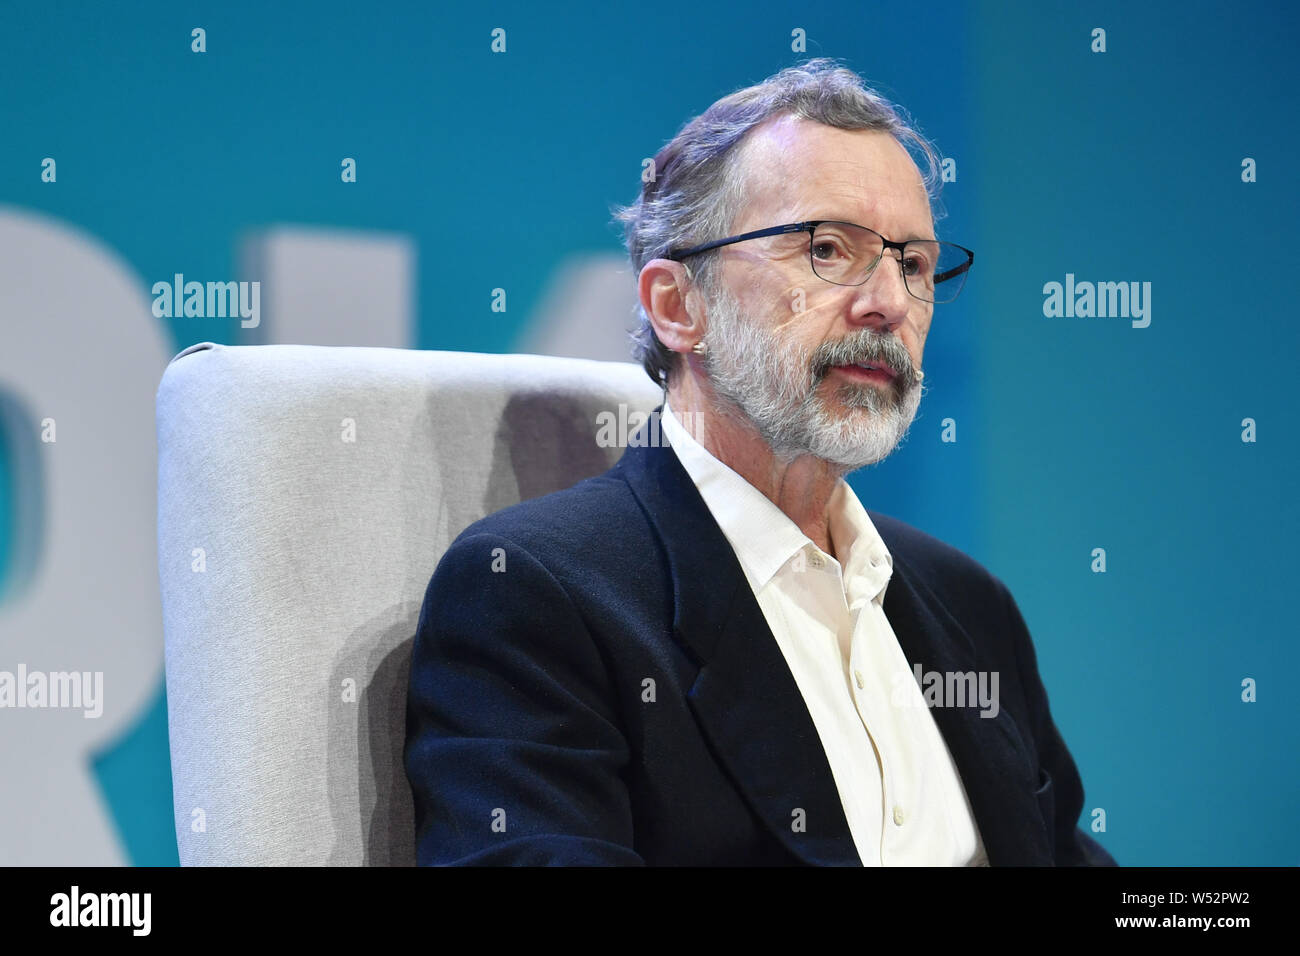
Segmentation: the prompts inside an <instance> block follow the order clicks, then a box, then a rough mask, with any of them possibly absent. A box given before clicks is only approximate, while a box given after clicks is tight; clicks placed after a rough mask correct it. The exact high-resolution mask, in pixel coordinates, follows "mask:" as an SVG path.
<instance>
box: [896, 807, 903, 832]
mask: <svg viewBox="0 0 1300 956" xmlns="http://www.w3.org/2000/svg"><path fill="white" fill-rule="evenodd" d="M903 819H904V817H903V808H902V807H900V806H895V807H894V823H896V824H897V825H898V826H900V827H901V826H902V825H903Z"/></svg>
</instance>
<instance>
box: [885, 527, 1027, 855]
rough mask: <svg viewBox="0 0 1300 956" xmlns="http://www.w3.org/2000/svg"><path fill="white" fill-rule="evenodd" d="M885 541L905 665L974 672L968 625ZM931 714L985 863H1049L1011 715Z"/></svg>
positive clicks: (891, 608) (940, 710)
mask: <svg viewBox="0 0 1300 956" xmlns="http://www.w3.org/2000/svg"><path fill="white" fill-rule="evenodd" d="M883 535H884V533H883V532H882V537H883ZM885 544H886V546H887V547H888V548H889V550H890V554H891V555H892V556H893V558H894V571H893V574H892V575H891V576H890V579H889V586H888V587H887V588H886V590H885V603H884V611H885V617H886V618H888V619H889V623H890V625H891V627H892V628H893V631H894V634H895V636H896V637H897V638H898V643H899V646H900V647H901V648H902V650H903V653H904V654H905V655H906V657H907V661H908V663H909V664H911V665H913V667H915V666H916V665H917V664H920V665H921V670H922V672H923V673H925V672H929V671H936V672H938V673H939V674H949V673H967V672H976V673H978V671H979V669H980V668H979V667H978V666H977V664H976V662H977V657H976V652H975V645H974V642H973V641H972V640H971V638H970V635H969V634H967V633H966V630H965V628H963V627H962V625H961V624H960V623H959V622H958V621H957V620H956V619H955V618H954V617H952V615H951V614H949V613H948V611H947V609H946V608H945V607H944V606H943V604H942V603H941V602H940V601H939V599H938V598H937V597H936V596H935V594H934V593H933V591H931V590H930V588H929V587H928V586H927V585H926V584H925V582H924V581H923V580H922V578H921V577H920V576H919V575H918V574H917V573H916V571H915V570H914V569H913V568H912V567H911V566H909V565H908V564H907V562H906V560H905V559H903V558H902V557H901V555H900V551H902V547H901V546H897V547H896V546H895V543H894V542H891V541H889V540H886V541H885ZM1002 683H1003V682H1002V681H1001V675H1000V677H999V686H1002ZM930 713H931V714H932V715H933V716H934V719H935V722H936V723H937V724H938V726H939V732H940V733H941V734H942V735H943V739H944V742H945V743H946V744H947V745H948V750H949V752H950V753H951V754H952V758H953V762H954V763H955V764H956V766H957V772H958V773H959V774H960V775H961V781H962V785H963V786H964V787H965V788H966V795H967V797H969V799H970V803H971V811H972V813H973V814H974V816H975V822H976V824H977V825H978V826H979V829H980V836H981V838H982V839H983V841H984V849H985V852H986V853H987V854H988V858H989V864H990V865H991V866H1050V865H1051V864H1052V855H1051V852H1050V849H1049V846H1048V839H1049V837H1048V834H1047V830H1046V826H1045V824H1044V823H1043V821H1042V815H1041V811H1040V810H1039V808H1038V803H1037V800H1036V799H1035V797H1034V791H1035V790H1036V789H1037V788H1038V780H1037V779H1036V771H1035V769H1034V768H1035V767H1036V761H1035V758H1034V756H1033V754H1032V752H1031V750H1030V749H1029V747H1028V746H1027V744H1026V742H1025V740H1024V738H1023V737H1022V735H1021V733H1020V731H1019V729H1018V728H1017V726H1016V723H1015V721H1014V720H1013V719H1012V717H1011V714H1010V712H1008V711H1007V710H1006V709H1004V708H1001V707H999V709H998V713H997V716H995V717H985V716H981V713H980V709H979V707H977V706H967V707H951V706H948V707H943V706H941V707H932V708H930Z"/></svg>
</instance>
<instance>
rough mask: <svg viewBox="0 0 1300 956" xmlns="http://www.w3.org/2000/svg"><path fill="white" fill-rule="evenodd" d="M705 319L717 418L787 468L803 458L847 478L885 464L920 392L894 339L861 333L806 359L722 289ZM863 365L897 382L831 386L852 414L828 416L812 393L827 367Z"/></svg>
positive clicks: (816, 394) (903, 433)
mask: <svg viewBox="0 0 1300 956" xmlns="http://www.w3.org/2000/svg"><path fill="white" fill-rule="evenodd" d="M708 315H709V328H708V333H707V335H706V341H707V344H708V352H707V354H706V355H705V356H704V360H703V364H704V368H705V370H706V371H707V373H708V375H709V381H710V383H711V384H712V386H713V390H714V392H716V393H717V395H718V396H719V397H720V398H721V399H723V404H722V407H721V408H719V409H718V411H720V412H722V413H723V414H726V415H729V417H731V418H732V419H733V420H738V419H742V420H743V422H747V423H748V424H750V425H752V426H753V427H754V428H755V429H757V431H758V434H759V435H760V437H762V439H763V441H764V442H765V443H766V444H767V445H768V446H769V447H770V448H771V449H772V453H773V454H774V455H775V456H776V457H777V459H778V460H780V461H782V462H783V463H786V464H788V463H789V462H791V461H793V460H794V459H795V458H798V457H800V456H802V455H811V456H813V457H815V458H820V459H822V460H823V461H826V462H829V463H831V464H832V465H835V466H836V467H837V468H839V469H840V470H841V471H844V472H849V471H854V470H855V469H858V468H862V467H864V466H866V465H871V464H874V463H876V462H878V461H881V460H883V459H884V458H886V457H888V456H889V455H890V454H891V453H892V452H893V451H894V449H895V448H897V447H898V445H899V444H900V443H901V442H902V440H903V438H904V436H906V434H907V430H908V429H909V428H910V427H911V425H912V421H913V419H914V418H915V417H916V410H917V408H918V407H919V406H920V404H921V392H922V387H921V383H920V382H919V381H918V380H917V379H916V375H915V373H914V371H913V366H912V359H911V356H910V355H908V353H907V349H906V348H904V347H903V344H902V343H901V342H899V341H898V339H897V338H895V337H894V336H892V335H889V334H882V333H879V332H875V331H873V330H871V329H863V330H861V331H860V332H857V333H853V334H850V335H848V336H846V337H845V338H844V339H842V340H841V341H839V342H833V343H824V344H823V345H821V346H819V347H818V348H817V349H816V351H814V352H809V350H808V349H807V348H805V347H803V346H799V345H795V344H793V343H790V344H787V343H784V342H782V341H781V340H780V339H779V338H778V337H777V336H776V335H774V334H772V333H770V332H768V331H767V330H766V329H762V328H759V327H758V326H757V325H756V324H755V323H753V322H749V321H746V320H745V319H744V318H743V317H742V316H741V314H740V304H739V303H738V302H737V301H736V300H735V299H734V298H733V297H732V296H731V295H730V294H729V293H728V292H727V291H726V290H725V289H723V290H722V291H721V292H720V294H719V295H718V297H717V300H716V301H715V302H713V303H712V304H711V307H710V309H709V313H708ZM868 361H884V362H887V363H888V364H889V365H891V366H893V367H894V368H895V369H898V370H900V374H899V375H898V377H897V378H895V380H894V382H893V384H892V385H890V386H888V387H883V388H882V387H880V386H877V385H873V384H871V383H866V382H864V383H862V384H855V383H853V382H843V383H841V384H838V385H837V386H836V391H835V394H836V396H837V397H838V398H839V400H840V401H841V402H842V403H843V404H844V406H845V407H847V408H849V409H852V410H851V411H848V412H847V413H845V412H836V411H832V410H831V409H830V408H828V407H827V405H826V403H825V401H824V400H823V398H822V396H821V394H819V392H818V386H820V385H821V382H822V379H823V378H824V377H825V375H826V370H827V369H828V368H829V366H831V365H840V364H847V363H850V362H868ZM900 393H901V396H902V397H901V399H900V397H899V396H900ZM859 410H862V411H859Z"/></svg>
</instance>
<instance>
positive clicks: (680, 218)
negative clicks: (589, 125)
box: [614, 57, 941, 388]
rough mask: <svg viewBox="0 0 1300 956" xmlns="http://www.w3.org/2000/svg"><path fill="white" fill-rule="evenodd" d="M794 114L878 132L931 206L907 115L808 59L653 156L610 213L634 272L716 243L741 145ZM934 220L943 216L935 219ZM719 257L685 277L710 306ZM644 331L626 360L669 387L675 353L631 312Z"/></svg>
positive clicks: (934, 179) (928, 166)
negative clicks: (911, 167) (677, 252)
mask: <svg viewBox="0 0 1300 956" xmlns="http://www.w3.org/2000/svg"><path fill="white" fill-rule="evenodd" d="M785 114H789V115H793V116H796V117H800V118H802V119H807V120H812V121H813V122H817V123H822V124H824V125H826V126H833V127H836V128H838V129H846V130H881V131H884V132H887V133H889V134H891V135H892V136H893V137H894V138H895V139H896V140H897V141H898V142H899V144H900V145H902V146H903V147H904V148H905V149H908V151H909V153H911V154H912V155H914V156H918V155H919V157H920V158H921V159H922V160H923V161H924V171H923V174H922V175H923V180H924V183H925V189H926V193H927V194H928V195H929V197H930V200H931V203H932V204H934V205H936V206H937V202H938V187H939V182H940V159H939V153H938V151H937V149H936V148H935V147H934V146H933V145H932V144H931V143H930V142H929V141H928V140H927V139H926V138H925V137H924V136H922V135H921V133H920V131H919V130H918V129H917V128H916V127H915V124H914V123H913V122H912V121H911V118H910V117H909V116H908V114H907V112H906V111H905V110H904V109H902V107H899V106H896V105H894V104H892V103H890V102H889V100H887V99H885V98H884V97H883V96H881V95H880V94H879V93H877V92H876V91H874V90H872V89H871V88H870V87H868V86H866V85H865V84H864V83H863V81H862V78H861V77H860V76H858V74H856V73H854V72H853V71H852V70H849V69H847V68H846V67H842V66H840V65H839V64H838V63H836V61H835V60H833V59H831V58H828V57H818V58H817V59H813V60H808V61H806V62H805V63H803V64H801V65H799V66H792V67H789V68H787V69H784V70H782V71H781V72H779V73H777V74H775V75H773V76H771V77H768V78H767V79H766V80H764V81H763V82H762V83H758V84H756V85H754V86H749V87H746V88H744V89H742V90H737V91H736V92H735V93H732V94H730V95H729V96H725V97H723V98H722V99H720V100H718V101H717V102H716V103H714V104H713V105H712V106H710V107H709V108H708V109H707V110H705V111H704V112H703V113H702V114H700V115H699V116H697V117H695V118H694V119H692V120H691V121H690V122H688V123H687V124H686V125H685V126H683V127H682V129H681V131H680V132H679V133H678V134H677V135H676V136H674V137H673V139H672V140H671V141H670V142H669V143H668V144H667V145H665V146H664V148H663V149H661V150H659V153H658V155H656V156H655V157H654V165H653V167H652V173H653V175H652V176H651V177H650V178H649V180H648V181H647V182H645V183H643V184H642V187H641V194H640V195H639V196H638V197H637V200H636V202H634V203H633V204H632V205H630V206H624V207H616V208H615V212H614V217H615V219H616V220H617V221H619V222H622V223H623V232H624V242H625V244H626V245H627V252H628V256H629V257H630V258H631V260H632V269H633V274H635V275H639V274H640V273H641V269H642V268H643V267H644V266H645V264H646V263H647V262H649V261H650V260H652V259H661V258H666V256H667V253H668V252H669V250H671V249H684V248H686V247H688V246H693V245H698V244H700V243H704V242H709V241H711V240H713V239H721V238H722V237H724V236H726V235H727V234H728V232H729V230H730V229H731V224H732V223H733V222H734V221H735V219H736V216H737V215H738V214H739V212H740V209H741V206H742V204H743V200H744V189H745V185H746V179H747V175H746V170H745V168H744V163H743V162H742V159H743V150H737V149H735V148H734V147H735V146H737V145H738V144H739V143H740V142H741V141H742V140H743V139H744V138H745V136H746V135H747V134H748V133H749V132H750V131H751V130H753V129H754V128H755V127H756V126H758V125H759V124H761V123H763V122H765V121H767V120H769V119H771V118H773V117H775V116H779V115H785ZM934 215H935V217H936V220H937V219H938V218H939V217H940V216H941V212H940V211H939V210H938V209H937V208H936V209H935V211H934ZM719 263H720V259H719V256H718V251H717V250H711V251H709V252H705V253H701V254H700V255H699V256H698V257H696V258H694V266H695V268H694V269H693V270H692V269H691V268H690V267H689V266H688V267H687V275H688V276H690V277H691V280H692V281H693V282H695V283H696V284H697V285H698V286H699V287H700V289H701V290H702V291H703V293H704V295H705V297H706V300H707V301H709V302H713V301H715V300H716V298H717V293H718V291H719V288H720V282H721V276H720V269H719ZM637 311H638V313H639V314H640V318H641V321H640V327H639V328H637V329H636V330H634V331H633V332H632V344H633V348H632V356H633V358H635V359H636V360H637V361H639V362H640V363H641V366H642V367H643V368H644V369H645V371H646V374H647V375H649V376H650V378H651V380H652V381H654V383H655V384H656V385H662V386H664V387H665V388H666V387H667V385H668V381H669V378H670V376H671V375H672V374H673V370H674V368H675V367H676V364H677V355H676V353H675V352H672V351H670V350H669V349H668V348H666V347H665V346H664V344H663V343H662V342H660V341H659V337H658V336H656V335H655V332H654V329H653V327H652V326H651V325H650V319H649V317H648V316H647V315H646V313H645V309H644V308H641V307H640V306H638V307H637Z"/></svg>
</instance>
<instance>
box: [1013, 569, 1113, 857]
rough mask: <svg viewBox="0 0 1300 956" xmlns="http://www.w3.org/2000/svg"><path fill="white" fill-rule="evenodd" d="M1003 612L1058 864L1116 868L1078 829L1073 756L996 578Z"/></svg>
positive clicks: (1020, 624) (1030, 646)
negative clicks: (1057, 725)
mask: <svg viewBox="0 0 1300 956" xmlns="http://www.w3.org/2000/svg"><path fill="white" fill-rule="evenodd" d="M998 584H999V586H1000V587H1001V590H1002V595H1003V599H1004V604H1003V606H1004V607H1005V609H1006V615H1007V633H1009V634H1011V635H1012V639H1013V641H1014V642H1015V643H1014V647H1015V654H1016V662H1017V668H1018V670H1019V674H1020V686H1021V687H1022V688H1023V689H1024V694H1025V699H1026V702H1027V704H1028V706H1029V714H1030V720H1031V724H1032V733H1033V738H1034V745H1035V749H1036V750H1037V753H1038V767H1039V780H1038V785H1039V789H1038V792H1037V794H1036V796H1037V797H1038V801H1039V807H1040V809H1042V811H1043V819H1044V821H1045V822H1046V823H1047V826H1048V829H1049V831H1050V834H1051V837H1052V841H1053V846H1054V848H1055V849H1054V855H1055V862H1056V865H1057V866H1118V864H1117V863H1116V862H1115V858H1114V857H1112V856H1111V855H1110V853H1108V852H1107V851H1106V849H1105V847H1103V846H1102V845H1101V844H1100V843H1098V842H1097V841H1096V840H1095V839H1093V838H1092V837H1091V836H1089V835H1088V834H1087V833H1085V832H1084V831H1083V829H1082V828H1081V827H1079V826H1078V825H1077V824H1078V820H1079V814H1080V813H1081V812H1082V811H1083V781H1082V780H1081V779H1080V778H1079V770H1078V768H1077V767H1076V766H1075V763H1074V758H1073V757H1071V756H1070V751H1069V750H1068V749H1067V748H1066V746H1065V741H1064V740H1063V739H1062V737H1061V733H1060V731H1059V730H1058V729H1057V727H1056V723H1055V721H1053V720H1052V714H1051V710H1050V709H1049V707H1048V702H1047V691H1046V689H1045V688H1044V687H1043V681H1042V678H1041V677H1040V675H1039V673H1038V656H1037V653H1036V652H1035V651H1034V643H1033V640H1032V639H1031V638H1030V636H1029V628H1028V627H1027V626H1026V625H1025V620H1024V617H1023V616H1022V615H1021V613H1020V608H1019V607H1018V606H1017V605H1016V601H1015V598H1013V597H1012V596H1011V592H1010V591H1008V590H1007V588H1006V585H1004V584H1002V582H1001V581H999V582H998Z"/></svg>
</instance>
